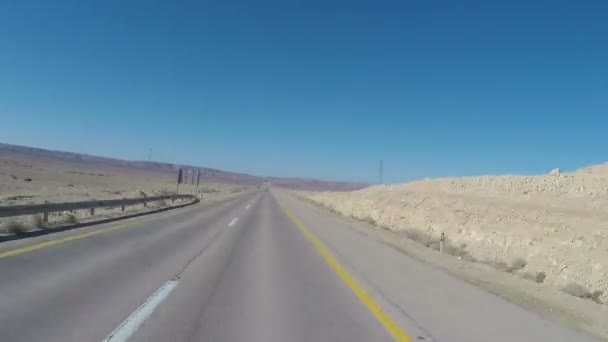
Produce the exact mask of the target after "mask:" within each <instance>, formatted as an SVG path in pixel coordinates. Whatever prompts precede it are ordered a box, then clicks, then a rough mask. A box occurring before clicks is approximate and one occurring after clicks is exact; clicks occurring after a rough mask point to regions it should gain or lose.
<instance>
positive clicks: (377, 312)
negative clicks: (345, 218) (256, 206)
mask: <svg viewBox="0 0 608 342" xmlns="http://www.w3.org/2000/svg"><path fill="white" fill-rule="evenodd" d="M281 209H283V212H285V214H286V215H287V217H289V219H290V220H291V221H292V222H293V223H294V224H295V225H296V226H297V227H298V228H299V229H300V231H302V233H303V234H304V236H306V238H307V239H308V240H309V241H310V242H311V243H312V244H313V245H314V246H315V247H316V248H317V251H318V252H319V254H321V256H323V258H324V259H325V261H327V263H328V264H329V265H330V266H331V268H332V269H333V270H334V271H335V272H336V274H337V275H338V276H339V277H340V279H342V281H344V283H345V284H346V286H348V288H349V289H350V290H351V291H352V292H353V293H354V294H355V295H356V296H357V298H359V300H360V301H361V303H363V304H364V305H365V307H367V309H368V310H369V311H370V312H371V313H372V315H373V316H374V317H375V318H376V319H377V320H378V322H380V324H381V325H382V326H383V327H384V329H386V330H387V331H388V332H389V333H390V334H391V335H392V337H393V338H394V339H395V340H396V341H400V342H413V339H412V338H411V337H410V336H408V335H407V334H406V333H405V331H404V330H403V329H402V328H401V327H400V326H399V325H398V324H397V323H396V322H395V321H394V320H393V319H392V318H391V317H390V316H389V315H388V314H387V313H386V312H384V310H382V308H381V307H380V305H378V303H376V301H374V299H373V298H372V297H371V296H369V295H368V294H367V293H366V292H365V290H363V288H361V286H359V284H358V283H357V282H356V281H355V279H354V278H353V277H351V276H350V274H348V273H347V272H346V271H345V270H344V268H343V267H342V266H341V265H340V263H339V262H338V261H337V260H336V259H335V258H334V257H333V256H332V254H331V252H330V251H329V250H328V249H327V247H325V245H323V243H322V242H321V241H320V240H319V239H317V238H316V237H315V236H314V235H313V234H312V233H311V232H310V231H309V230H308V229H307V228H306V227H305V226H304V224H303V223H302V222H301V221H300V220H299V219H298V218H297V217H296V216H295V215H294V214H292V213H291V212H290V211H289V210H287V209H286V208H284V207H283V206H281Z"/></svg>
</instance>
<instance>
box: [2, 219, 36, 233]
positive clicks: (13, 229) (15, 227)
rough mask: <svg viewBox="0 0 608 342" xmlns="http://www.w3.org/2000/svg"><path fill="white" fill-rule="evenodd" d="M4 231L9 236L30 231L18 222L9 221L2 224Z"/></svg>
mask: <svg viewBox="0 0 608 342" xmlns="http://www.w3.org/2000/svg"><path fill="white" fill-rule="evenodd" d="M4 230H5V231H6V232H7V233H11V234H23V233H27V232H28V231H29V230H30V229H29V227H28V226H26V225H25V224H23V223H22V222H19V221H9V222H7V223H5V224H4Z"/></svg>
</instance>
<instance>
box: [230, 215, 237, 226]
mask: <svg viewBox="0 0 608 342" xmlns="http://www.w3.org/2000/svg"><path fill="white" fill-rule="evenodd" d="M238 220H239V218H238V217H235V218H233V219H232V221H230V223H228V227H232V226H234V224H235V223H236V221H238Z"/></svg>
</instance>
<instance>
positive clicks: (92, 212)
mask: <svg viewBox="0 0 608 342" xmlns="http://www.w3.org/2000/svg"><path fill="white" fill-rule="evenodd" d="M94 215H95V208H91V216H94Z"/></svg>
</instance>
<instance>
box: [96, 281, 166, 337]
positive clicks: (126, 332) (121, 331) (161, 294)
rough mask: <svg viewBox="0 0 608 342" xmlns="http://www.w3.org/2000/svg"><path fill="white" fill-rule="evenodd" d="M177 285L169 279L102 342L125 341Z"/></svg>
mask: <svg viewBox="0 0 608 342" xmlns="http://www.w3.org/2000/svg"><path fill="white" fill-rule="evenodd" d="M176 286H177V280H170V281H168V282H166V283H164V284H163V285H162V286H161V287H159V288H158V290H156V292H154V293H153V294H152V295H151V296H150V297H148V299H146V301H145V302H144V303H143V304H142V305H140V306H139V307H138V308H137V309H136V310H135V311H133V313H131V314H130V315H129V317H127V319H125V320H124V321H123V322H122V323H120V325H119V326H117V327H116V329H114V331H112V332H111V333H110V335H108V337H106V338H105V339H104V340H103V342H125V341H127V340H128V339H129V338H130V337H131V336H132V335H133V334H134V333H135V332H136V331H137V329H138V328H139V326H140V325H141V324H142V323H143V322H144V321H145V320H146V319H147V318H148V317H150V315H151V314H152V313H153V312H154V309H156V307H157V306H159V305H160V303H162V302H163V301H164V300H165V299H166V298H167V297H168V296H169V293H171V291H173V289H174V288H175V287H176Z"/></svg>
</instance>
